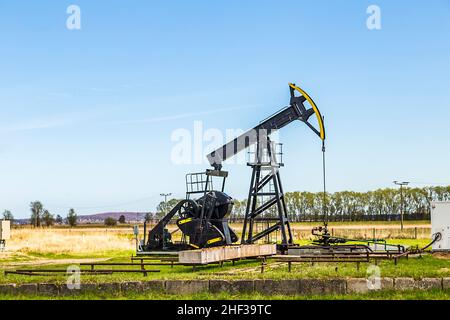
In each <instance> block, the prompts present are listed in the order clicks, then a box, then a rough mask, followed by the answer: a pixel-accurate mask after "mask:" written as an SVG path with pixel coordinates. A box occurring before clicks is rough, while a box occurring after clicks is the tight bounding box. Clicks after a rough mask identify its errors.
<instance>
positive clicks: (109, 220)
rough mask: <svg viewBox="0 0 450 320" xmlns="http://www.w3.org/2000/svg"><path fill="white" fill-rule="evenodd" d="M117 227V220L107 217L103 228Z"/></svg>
mask: <svg viewBox="0 0 450 320" xmlns="http://www.w3.org/2000/svg"><path fill="white" fill-rule="evenodd" d="M116 225H117V220H116V219H114V218H112V217H108V218H106V219H105V226H108V227H114V226H116Z"/></svg>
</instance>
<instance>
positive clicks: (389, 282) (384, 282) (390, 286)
mask: <svg viewBox="0 0 450 320" xmlns="http://www.w3.org/2000/svg"><path fill="white" fill-rule="evenodd" d="M381 290H394V279H392V278H381Z"/></svg>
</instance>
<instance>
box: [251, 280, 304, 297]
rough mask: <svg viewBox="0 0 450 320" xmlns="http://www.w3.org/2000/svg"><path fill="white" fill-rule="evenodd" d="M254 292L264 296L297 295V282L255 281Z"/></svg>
mask: <svg viewBox="0 0 450 320" xmlns="http://www.w3.org/2000/svg"><path fill="white" fill-rule="evenodd" d="M255 292H258V293H261V294H266V295H276V294H281V295H297V294H299V293H300V282H299V280H255Z"/></svg>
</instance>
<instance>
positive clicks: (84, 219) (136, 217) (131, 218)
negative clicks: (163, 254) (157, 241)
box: [14, 212, 154, 224]
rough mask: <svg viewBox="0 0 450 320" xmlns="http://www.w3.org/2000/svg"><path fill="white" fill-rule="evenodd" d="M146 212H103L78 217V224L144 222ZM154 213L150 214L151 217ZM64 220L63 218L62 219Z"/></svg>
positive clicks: (24, 221)
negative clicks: (120, 220) (116, 221)
mask: <svg viewBox="0 0 450 320" xmlns="http://www.w3.org/2000/svg"><path fill="white" fill-rule="evenodd" d="M146 214H147V212H103V213H94V214H89V215H79V216H78V221H77V223H78V224H83V223H87V224H89V223H104V221H105V219H106V218H109V217H111V218H114V219H116V220H119V218H120V216H121V215H123V216H125V222H133V223H135V222H144V221H145V215H146ZM153 214H154V213H152V215H153ZM63 218H64V220H65V217H63ZM14 222H15V223H16V224H29V223H30V219H15V220H14Z"/></svg>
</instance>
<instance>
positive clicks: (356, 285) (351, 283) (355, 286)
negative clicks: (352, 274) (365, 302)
mask: <svg viewBox="0 0 450 320" xmlns="http://www.w3.org/2000/svg"><path fill="white" fill-rule="evenodd" d="M369 286H370V283H369V282H368V281H367V279H364V278H358V279H356V278H352V279H348V280H347V293H367V292H369Z"/></svg>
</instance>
